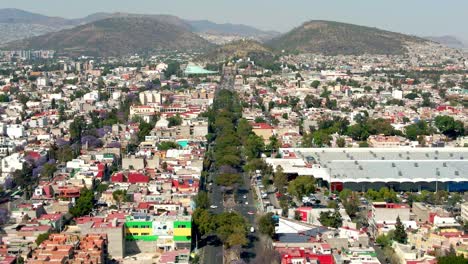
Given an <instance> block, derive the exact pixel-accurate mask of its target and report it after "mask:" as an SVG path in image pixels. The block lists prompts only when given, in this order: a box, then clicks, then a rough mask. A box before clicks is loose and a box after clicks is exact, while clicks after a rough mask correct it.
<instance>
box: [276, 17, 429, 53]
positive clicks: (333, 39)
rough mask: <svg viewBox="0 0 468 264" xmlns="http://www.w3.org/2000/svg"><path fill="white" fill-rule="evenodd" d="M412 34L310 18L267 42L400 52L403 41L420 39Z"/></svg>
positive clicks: (303, 48)
mask: <svg viewBox="0 0 468 264" xmlns="http://www.w3.org/2000/svg"><path fill="white" fill-rule="evenodd" d="M425 41H426V40H424V39H422V38H418V37H414V36H408V35H404V34H400V33H395V32H390V31H386V30H381V29H377V28H371V27H365V26H358V25H353V24H346V23H340V22H332V21H321V20H316V21H309V22H306V23H304V24H302V25H301V26H299V27H297V28H294V29H293V30H291V31H289V32H288V33H285V34H283V35H281V36H279V37H277V38H274V39H272V40H271V41H269V42H267V44H268V45H269V46H271V47H273V48H274V49H276V50H287V51H298V52H307V53H321V54H325V55H338V54H344V55H361V54H365V53H368V54H403V53H405V52H406V51H407V50H406V47H405V46H406V43H407V42H412V43H423V42H425Z"/></svg>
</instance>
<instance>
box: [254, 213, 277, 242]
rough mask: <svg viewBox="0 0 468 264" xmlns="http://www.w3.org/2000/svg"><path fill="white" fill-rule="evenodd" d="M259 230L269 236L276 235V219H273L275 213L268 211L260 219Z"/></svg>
mask: <svg viewBox="0 0 468 264" xmlns="http://www.w3.org/2000/svg"><path fill="white" fill-rule="evenodd" d="M258 231H260V233H262V234H264V235H267V236H269V237H273V236H274V234H275V221H274V219H273V213H266V214H264V215H262V216H261V217H260V218H259V219H258Z"/></svg>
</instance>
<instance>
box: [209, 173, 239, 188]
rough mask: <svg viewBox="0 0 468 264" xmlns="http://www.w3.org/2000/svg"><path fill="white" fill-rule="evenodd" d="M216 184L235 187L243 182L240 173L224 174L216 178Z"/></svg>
mask: <svg viewBox="0 0 468 264" xmlns="http://www.w3.org/2000/svg"><path fill="white" fill-rule="evenodd" d="M215 182H216V184H218V185H221V186H225V187H233V186H234V184H237V183H241V182H242V177H241V175H240V174H239V173H222V174H220V175H218V176H217V177H216V178H215Z"/></svg>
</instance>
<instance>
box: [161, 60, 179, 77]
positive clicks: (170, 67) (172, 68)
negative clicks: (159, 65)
mask: <svg viewBox="0 0 468 264" xmlns="http://www.w3.org/2000/svg"><path fill="white" fill-rule="evenodd" d="M179 72H180V63H178V62H176V61H171V62H169V63H168V64H167V69H166V70H165V71H164V77H166V79H169V78H170V77H171V76H172V75H178V74H179Z"/></svg>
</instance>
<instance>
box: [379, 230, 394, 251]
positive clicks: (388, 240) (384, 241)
mask: <svg viewBox="0 0 468 264" xmlns="http://www.w3.org/2000/svg"><path fill="white" fill-rule="evenodd" d="M393 236H394V231H393V230H392V231H390V232H388V234H387V235H385V234H382V235H379V236H378V237H377V238H376V240H375V242H377V244H379V245H380V246H381V247H383V248H385V247H391V246H392V243H393Z"/></svg>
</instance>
